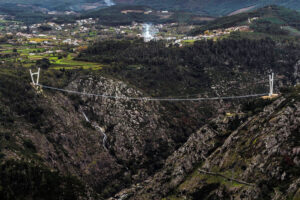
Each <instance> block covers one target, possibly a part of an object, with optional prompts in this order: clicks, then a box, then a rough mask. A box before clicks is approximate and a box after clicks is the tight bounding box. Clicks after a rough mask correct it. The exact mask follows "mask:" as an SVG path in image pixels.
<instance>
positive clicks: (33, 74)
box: [29, 68, 40, 86]
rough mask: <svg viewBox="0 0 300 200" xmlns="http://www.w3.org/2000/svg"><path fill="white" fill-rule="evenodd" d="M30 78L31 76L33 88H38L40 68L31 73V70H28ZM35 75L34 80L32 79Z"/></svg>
mask: <svg viewBox="0 0 300 200" xmlns="http://www.w3.org/2000/svg"><path fill="white" fill-rule="evenodd" d="M29 72H30V76H31V81H32V85H33V86H38V85H39V80H40V68H39V69H38V71H37V72H34V73H33V72H32V71H31V69H30V70H29ZM35 75H36V80H35V79H34V76H35Z"/></svg>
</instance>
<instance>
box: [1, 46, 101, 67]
mask: <svg viewBox="0 0 300 200" xmlns="http://www.w3.org/2000/svg"><path fill="white" fill-rule="evenodd" d="M14 49H16V50H17V53H18V54H17V55H18V56H17V57H16V56H13V57H9V58H5V59H2V60H5V61H9V62H15V61H17V60H18V61H19V62H20V63H22V65H23V66H24V67H31V66H34V65H35V63H36V61H37V60H40V59H43V58H47V59H49V61H50V63H51V67H50V69H54V70H60V69H66V70H72V69H91V70H101V69H102V68H103V66H104V65H101V64H99V63H93V62H84V61H77V60H74V58H75V57H76V54H72V53H69V54H68V55H67V57H58V54H56V53H54V54H46V53H45V52H46V51H47V50H52V49H46V48H43V47H38V46H37V47H36V46H35V45H34V46H30V45H26V46H20V45H19V46H14V45H10V44H1V45H0V53H2V54H12V53H13V50H14Z"/></svg>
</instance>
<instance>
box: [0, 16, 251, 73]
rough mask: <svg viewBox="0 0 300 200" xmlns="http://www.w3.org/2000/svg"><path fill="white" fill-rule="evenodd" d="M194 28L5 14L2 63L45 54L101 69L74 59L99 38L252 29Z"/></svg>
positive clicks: (178, 39)
mask: <svg viewBox="0 0 300 200" xmlns="http://www.w3.org/2000/svg"><path fill="white" fill-rule="evenodd" d="M127 12H131V11H127ZM148 12H149V11H148ZM164 12H167V11H164ZM249 23H251V21H249ZM193 28H194V26H192V25H179V24H178V23H169V24H151V23H136V22H133V23H132V24H130V25H121V26H105V25H100V23H99V19H98V18H96V19H93V18H88V19H80V20H76V22H75V23H63V24H57V23H54V22H51V21H50V22H45V23H38V24H32V25H28V26H27V25H25V24H23V23H20V22H17V21H13V20H6V16H0V58H1V63H2V64H4V63H19V64H20V65H22V66H25V67H30V66H32V65H34V64H35V63H36V61H37V60H40V59H43V58H46V59H48V60H49V62H50V63H51V64H52V65H51V66H52V68H54V69H62V68H63V69H74V68H86V69H89V68H92V69H100V68H101V66H100V65H99V64H96V63H85V62H80V61H75V60H74V58H75V57H76V55H78V53H80V52H81V51H82V50H84V49H86V48H87V46H88V45H89V44H91V43H93V42H95V41H98V40H109V39H137V38H141V39H144V40H145V41H146V42H149V41H151V40H154V41H159V40H163V41H166V42H167V44H173V45H178V46H184V45H190V44H192V43H194V42H195V41H197V40H207V39H212V40H217V39H219V38H224V37H227V36H229V35H230V33H232V32H236V31H240V32H250V31H251V29H250V28H249V25H242V26H236V27H230V28H226V29H216V30H207V31H205V32H204V33H203V34H200V35H196V36H188V32H189V31H190V30H191V29H193Z"/></svg>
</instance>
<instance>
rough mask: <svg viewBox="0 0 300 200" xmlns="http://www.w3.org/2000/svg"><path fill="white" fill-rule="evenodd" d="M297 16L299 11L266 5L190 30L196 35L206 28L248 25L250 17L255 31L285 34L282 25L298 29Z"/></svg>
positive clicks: (286, 32)
mask: <svg viewBox="0 0 300 200" xmlns="http://www.w3.org/2000/svg"><path fill="white" fill-rule="evenodd" d="M255 18H256V19H255ZM299 18H300V13H299V12H296V11H293V10H290V9H287V8H283V7H278V6H268V7H264V8H261V9H258V10H255V11H251V12H247V13H241V14H237V15H233V16H228V17H222V18H219V19H216V20H215V21H213V22H211V23H208V24H207V25H205V26H202V27H200V28H196V29H194V30H192V31H191V34H192V35H197V34H200V33H203V32H204V31H206V30H213V29H219V28H229V27H233V26H240V25H248V19H252V22H251V25H250V27H251V28H252V29H253V30H254V31H255V32H261V33H268V34H269V35H286V34H289V32H288V31H287V30H285V29H282V26H289V27H292V28H295V29H299V28H300V24H299Z"/></svg>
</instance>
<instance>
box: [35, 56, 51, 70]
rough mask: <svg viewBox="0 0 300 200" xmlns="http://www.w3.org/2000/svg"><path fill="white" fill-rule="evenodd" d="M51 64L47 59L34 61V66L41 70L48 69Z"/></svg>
mask: <svg viewBox="0 0 300 200" xmlns="http://www.w3.org/2000/svg"><path fill="white" fill-rule="evenodd" d="M50 65H51V63H50V61H49V59H47V58H43V59H41V60H37V61H36V66H37V67H40V68H42V69H48V68H49V67H50Z"/></svg>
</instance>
